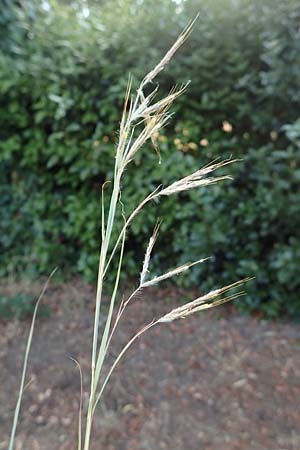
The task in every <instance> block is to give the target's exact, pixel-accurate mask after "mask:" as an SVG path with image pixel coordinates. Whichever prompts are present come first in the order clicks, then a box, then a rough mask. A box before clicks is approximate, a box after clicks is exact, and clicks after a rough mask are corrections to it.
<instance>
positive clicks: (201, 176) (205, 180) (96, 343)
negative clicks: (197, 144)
mask: <svg viewBox="0 0 300 450" xmlns="http://www.w3.org/2000/svg"><path fill="white" fill-rule="evenodd" d="M192 26H193V22H192V23H191V24H190V25H189V26H188V27H187V28H186V29H185V30H184V31H183V32H182V34H181V35H180V36H179V37H178V39H177V40H176V42H175V43H174V44H173V46H172V47H171V48H170V49H169V51H168V52H167V53H166V55H165V56H164V57H163V58H162V59H161V61H160V62H159V63H158V64H157V65H156V66H155V67H154V68H153V70H151V71H150V72H149V73H148V74H147V75H146V76H145V77H144V79H143V80H142V82H141V83H140V85H139V87H138V89H137V91H136V93H135V94H133V93H132V80H131V79H129V82H128V87H127V92H126V95H125V101H124V108H123V114H122V117H121V122H120V129H119V134H118V136H119V137H118V143H117V146H116V154H115V167H114V177H113V180H112V189H111V197H110V206H109V209H108V212H107V213H106V211H105V210H104V201H103V196H104V186H103V188H102V224H101V246H100V256H99V268H98V282H97V292H96V304H95V314H94V330H93V339H92V349H91V384H90V392H89V401H88V408H87V412H86V415H85V414H84V412H83V411H82V401H81V402H80V413H79V422H78V423H79V427H78V428H79V429H78V450H90V449H91V448H92V444H91V435H92V427H93V418H94V414H95V410H96V407H97V405H98V404H99V402H100V400H101V397H102V394H103V392H104V390H105V387H106V386H107V383H108V382H109V380H110V377H111V375H112V373H113V371H114V369H115V367H116V366H117V364H118V363H119V361H120V360H121V358H122V357H123V356H124V354H125V353H126V351H127V350H128V349H129V347H130V346H131V345H132V344H133V343H134V341H135V340H136V339H137V338H139V336H141V335H142V334H143V333H145V332H146V331H148V330H149V329H150V328H152V327H154V326H157V325H164V324H166V323H168V322H172V321H174V320H177V319H181V318H185V317H187V316H189V315H191V314H194V313H196V312H199V311H203V310H205V309H208V308H212V307H215V306H218V305H220V304H223V303H225V302H228V301H229V300H233V299H234V298H236V297H237V296H239V295H241V294H242V292H240V291H238V292H236V288H237V287H239V286H240V285H241V284H242V283H243V282H244V281H245V280H242V281H238V282H236V283H233V284H230V285H228V286H225V287H222V288H220V289H216V290H214V291H211V292H209V293H207V294H205V295H202V296H199V297H198V298H196V299H194V300H192V301H190V302H188V303H186V304H184V305H182V306H179V307H178V308H175V309H173V310H171V311H170V312H169V313H167V314H165V315H163V316H162V317H160V318H158V319H156V320H153V321H152V322H150V323H148V324H146V325H145V326H144V327H142V328H141V329H140V330H138V331H137V332H136V333H135V334H134V336H133V337H132V338H131V339H130V340H129V341H128V342H127V344H126V345H125V346H124V348H123V349H122V350H121V351H120V353H119V354H118V356H117V357H116V358H115V360H114V361H113V363H112V365H111V367H110V368H109V369H108V372H107V371H106V372H105V373H106V375H105V376H103V365H104V363H105V360H106V356H107V353H108V348H109V345H110V342H111V339H112V337H113V335H114V333H115V331H116V329H117V326H118V324H119V322H120V320H121V318H122V316H123V313H124V311H125V309H126V308H127V306H128V305H129V303H130V302H131V301H132V299H133V298H134V297H135V296H136V295H137V294H138V293H140V292H141V291H143V290H144V289H146V288H149V287H152V286H155V285H157V284H159V283H161V282H162V281H164V280H166V279H169V278H171V277H174V276H177V275H180V274H182V273H183V272H185V271H187V270H189V269H190V268H191V267H192V266H194V265H196V264H202V263H204V262H205V261H206V259H207V258H203V259H200V260H198V261H195V262H187V263H186V264H184V265H181V266H178V267H176V268H174V269H171V270H170V271H168V272H166V273H163V274H161V275H158V276H154V277H151V276H149V267H150V263H151V257H152V252H153V248H154V245H155V241H156V239H157V235H158V232H159V224H157V225H156V226H155V228H154V231H153V234H152V236H151V237H150V239H149V243H148V246H147V249H146V253H145V257H144V261H143V263H141V274H140V279H139V282H138V285H137V287H136V288H135V289H134V291H133V292H132V293H131V294H130V295H129V296H128V297H127V298H125V299H123V300H122V301H121V302H120V305H119V306H118V308H117V313H116V316H115V319H114V320H113V317H114V314H113V313H114V311H115V309H116V300H117V296H118V291H119V283H120V275H121V270H122V261H123V254H124V247H125V241H126V233H127V230H128V228H129V226H130V224H131V222H132V221H133V220H134V218H135V217H136V216H137V214H139V213H140V211H141V210H142V209H143V207H144V206H145V205H146V204H148V203H149V202H151V201H153V200H158V199H160V198H161V197H164V196H170V195H176V194H180V193H181V192H184V191H187V190H190V189H195V188H198V187H203V186H208V185H211V184H214V183H216V182H219V181H223V180H228V179H230V178H231V177H230V176H228V175H222V176H214V172H215V171H216V170H217V169H219V168H221V167H224V166H226V165H228V164H232V163H233V162H235V160H232V159H229V160H225V161H222V162H215V161H214V162H212V163H211V164H210V165H207V166H205V167H203V168H200V169H198V170H196V171H195V172H194V173H192V174H189V175H186V176H184V177H183V178H181V179H180V180H176V181H174V182H173V183H171V184H170V185H169V186H158V187H157V188H156V189H154V190H153V191H152V192H150V193H149V195H148V196H147V197H146V198H145V199H144V200H142V202H141V203H140V204H139V205H137V206H136V208H135V209H134V210H133V211H132V212H131V213H130V214H129V216H128V217H125V213H124V210H125V207H124V205H123V204H122V202H121V181H122V177H123V175H124V172H125V169H126V167H127V166H128V164H130V163H131V162H132V161H133V160H134V158H135V156H136V154H137V152H139V151H142V150H141V149H142V147H143V146H144V144H146V142H148V141H152V143H153V145H154V147H155V149H156V151H157V152H159V150H158V148H157V146H156V137H157V135H158V133H159V132H160V130H161V129H162V128H163V127H164V126H165V125H166V124H167V123H168V122H169V120H170V118H171V113H170V108H171V106H172V104H173V102H174V101H175V100H176V98H177V97H178V96H180V95H182V94H183V93H184V91H185V89H186V87H187V84H188V83H187V84H186V85H184V86H181V87H174V88H172V90H171V91H170V93H169V94H168V95H167V96H166V97H164V98H162V99H160V100H158V101H155V97H156V94H157V92H158V87H157V86H155V85H154V84H153V82H154V80H155V79H156V78H157V76H158V75H159V73H160V72H161V71H162V70H163V69H164V67H165V66H166V65H167V64H168V62H169V61H170V60H171V58H172V57H173V56H174V54H175V52H176V51H177V50H178V49H179V48H180V47H181V46H182V44H183V43H184V42H185V41H186V39H187V37H188V36H189V34H190V32H191V30H192ZM146 92H147V93H146ZM137 170H140V169H137ZM118 210H120V211H121V213H122V215H123V218H124V226H123V228H122V229H121V231H120V233H119V235H118V237H117V239H115V241H113V239H112V232H113V230H114V226H115V217H116V214H117V213H118ZM115 257H118V269H117V272H116V274H115V281H114V286H113V289H112V294H111V296H110V301H109V308H108V313H107V316H106V318H105V321H104V329H103V330H102V333H101V335H100V333H99V328H100V317H101V307H102V300H103V285H104V281H105V275H106V273H107V271H108V270H109V268H110V263H111V261H112V258H115ZM125 270H126V269H125ZM39 302H40V299H39V300H38V303H39ZM38 303H37V306H36V309H37V307H38ZM35 317H36V311H35V314H34V318H33V322H32V326H31V331H30V335H29V339H28V343H27V348H26V357H25V364H24V369H23V375H22V382H21V388H20V393H19V398H18V404H17V408H16V412H15V418H14V425H13V431H12V435H11V441H10V445H9V449H8V450H13V448H14V437H15V432H16V426H17V420H18V415H19V411H20V406H21V399H22V394H23V391H24V383H25V375H26V368H27V361H28V354H29V350H30V345H31V340H32V334H33V328H34V323H35ZM79 368H80V366H79ZM80 374H81V370H80ZM81 380H82V375H81ZM81 393H82V390H81Z"/></svg>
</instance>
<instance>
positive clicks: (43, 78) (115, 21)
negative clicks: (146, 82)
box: [0, 0, 300, 316]
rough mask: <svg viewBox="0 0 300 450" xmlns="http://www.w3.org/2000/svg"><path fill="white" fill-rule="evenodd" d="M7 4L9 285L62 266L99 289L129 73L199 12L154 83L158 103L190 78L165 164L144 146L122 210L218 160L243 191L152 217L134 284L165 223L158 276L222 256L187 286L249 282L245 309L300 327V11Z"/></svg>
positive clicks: (295, 6)
mask: <svg viewBox="0 0 300 450" xmlns="http://www.w3.org/2000/svg"><path fill="white" fill-rule="evenodd" d="M2 1H5V0H2ZM88 4H89V8H87V5H88ZM11 5H12V7H11V16H10V19H9V20H10V25H9V26H7V27H6V28H5V30H6V31H5V33H4V32H3V33H4V34H5V39H6V42H7V43H10V44H12V43H13V45H8V44H7V45H5V46H4V47H5V48H2V47H3V45H2V47H1V50H0V98H1V106H0V125H1V126H0V130H1V131H0V134H1V141H0V162H1V167H2V174H1V180H0V204H1V211H2V213H1V215H2V219H1V220H2V229H3V231H2V233H1V235H0V248H1V255H0V273H1V274H2V275H5V274H7V273H8V272H16V271H17V272H21V271H22V272H24V271H25V273H35V272H36V271H39V272H47V273H49V271H50V270H51V268H52V267H53V266H54V265H59V266H60V267H63V268H64V270H65V273H66V274H74V273H78V272H81V273H83V274H84V275H85V277H86V278H87V279H89V280H92V279H93V278H94V277H95V274H96V273H97V270H96V267H97V258H98V249H99V226H100V212H99V209H100V208H99V206H100V194H101V185H102V183H103V182H104V181H105V180H108V179H110V178H111V176H112V170H113V163H114V149H115V142H116V140H117V135H116V133H115V130H116V129H117V128H118V123H119V120H120V114H121V108H122V100H123V95H124V92H125V88H126V84H127V74H128V73H129V72H131V73H132V74H133V75H134V79H135V80H138V79H140V78H141V77H142V76H143V75H144V74H145V72H146V71H147V70H148V69H150V68H151V66H152V65H153V64H155V63H156V62H157V61H158V60H159V58H160V57H161V56H162V55H163V53H164V51H166V49H167V48H168V47H169V46H170V44H171V43H172V42H173V41H174V39H175V38H176V36H177V35H178V34H179V32H180V30H181V29H182V28H183V27H184V25H185V24H186V23H187V22H188V21H189V20H190V19H191V18H193V17H194V16H195V15H196V13H197V12H198V11H200V16H199V19H198V20H197V22H196V24H195V28H194V32H193V34H192V35H191V37H190V38H189V41H188V43H187V44H185V46H184V48H183V49H181V50H180V51H179V52H178V54H177V55H176V58H174V60H173V61H172V62H171V63H170V65H169V67H168V68H167V69H166V71H165V72H164V73H163V74H162V75H161V77H160V80H159V83H160V87H161V89H162V91H163V92H167V91H168V90H169V89H170V88H171V86H172V85H174V84H175V83H180V82H186V81H187V79H191V80H192V83H191V85H190V86H189V89H188V91H187V93H186V94H185V95H184V96H183V97H181V98H180V99H179V100H178V102H177V104H176V106H175V110H176V114H175V116H174V118H173V120H172V123H171V125H170V126H169V127H168V128H166V130H165V135H162V136H160V138H159V144H160V148H161V154H162V158H163V162H162V164H161V165H158V164H157V155H156V154H155V152H154V151H153V149H151V148H150V147H147V148H146V147H145V148H144V150H143V151H141V152H140V154H139V155H138V157H137V159H136V161H135V162H134V163H132V164H131V165H130V166H129V167H128V170H127V172H126V176H125V177H124V186H123V187H124V190H123V194H122V200H123V202H124V204H125V205H126V212H127V213H129V212H130V211H131V210H132V209H133V208H134V207H135V206H136V205H137V204H138V203H139V201H140V200H141V199H142V198H143V197H144V196H145V195H147V194H148V193H149V192H150V191H151V190H152V189H153V188H155V187H156V186H157V185H158V184H160V183H163V184H167V183H168V182H170V181H174V180H175V179H176V178H178V177H181V176H182V175H184V174H187V173H189V172H190V171H193V170H195V169H196V168H198V167H199V166H201V165H204V164H206V163H207V162H209V161H211V160H213V159H215V158H217V157H221V158H222V159H223V158H227V157H229V156H230V155H232V156H233V157H237V158H242V161H241V162H240V163H238V164H236V165H235V166H230V167H228V168H227V169H226V172H227V173H228V172H229V173H230V174H232V175H233V176H234V181H233V182H223V183H222V184H219V185H215V186H212V187H208V188H206V189H205V190H198V191H197V192H189V193H185V194H184V195H181V196H179V197H177V198H170V199H166V200H165V199H164V200H162V201H161V202H160V203H159V204H157V205H150V206H149V207H147V208H146V209H145V210H144V212H143V213H142V214H141V215H140V216H139V217H138V218H137V219H136V220H135V222H134V223H133V226H132V229H131V232H130V234H129V236H128V240H127V249H128V252H127V256H126V260H125V265H124V267H125V272H126V275H127V276H131V275H134V274H136V273H137V272H138V271H139V269H140V264H141V261H142V258H143V253H144V250H145V246H146V241H147V236H149V233H151V232H152V229H153V226H154V223H155V220H156V217H157V216H160V217H162V218H163V224H162V227H161V236H160V239H159V241H158V244H157V247H156V255H155V257H154V260H153V271H154V272H155V271H157V272H158V271H162V270H164V268H169V267H170V266H174V264H173V261H175V260H176V261H177V262H178V263H179V264H180V263H182V262H186V261H189V260H193V259H198V258H201V257H206V256H209V255H212V258H211V260H210V261H209V262H208V263H206V264H203V265H201V266H199V267H198V268H195V270H194V271H193V272H191V274H190V277H189V278H187V276H186V277H185V278H184V277H183V278H181V279H180V280H179V279H178V282H180V283H183V284H186V285H193V286H195V285H196V286H198V287H199V289H200V290H202V289H207V288H211V287H216V286H221V285H222V284H223V283H227V282H228V283H229V282H233V281H236V280H237V279H239V278H241V277H244V276H251V275H254V276H255V277H256V278H255V280H254V281H253V282H251V283H249V284H248V286H247V294H248V295H247V297H246V300H242V301H241V302H240V306H241V308H244V309H250V310H260V311H263V312H264V313H266V314H267V315H269V316H276V315H278V314H281V313H289V314H290V315H293V316H294V315H296V314H299V311H300V297H299V292H300V264H299V260H300V214H299V209H300V207H299V205H300V201H299V181H300V149H299V145H300V122H299V121H297V119H298V117H299V106H300V52H299V42H300V40H299V38H300V29H299V20H300V5H299V2H298V1H297V0H284V1H283V0H264V1H261V0H251V1H249V0H235V1H233V0H223V1H222V2H220V1H217V0H210V1H207V0H205V1H204V0H186V1H185V2H182V4H180V5H178V4H176V3H174V2H172V1H171V0H161V1H159V2H157V1H156V0H144V1H138V0H134V1H132V0H131V1H129V0H128V1H127V0H111V1H109V2H105V1H104V2H101V5H99V4H97V2H88V3H87V2H80V1H78V2H74V1H73V2H66V3H65V4H64V3H60V4H59V3H58V2H57V3H56V2H54V1H45V2H40V1H39V2H38V1H36V2H35V1H31V2H26V1H25V2H15V3H14V4H13V2H12V3H11ZM1 14H2V16H0V22H1V20H2V22H3V21H4V22H5V19H4V18H3V17H4V16H3V12H0V15H1ZM5 23H8V22H7V21H6V22H5ZM3 39H4V37H3ZM3 42H5V41H4V40H3ZM108 190H109V187H108V188H107V191H108ZM107 197H108V195H106V198H107ZM120 224H121V219H120ZM170 262H172V263H171V264H170Z"/></svg>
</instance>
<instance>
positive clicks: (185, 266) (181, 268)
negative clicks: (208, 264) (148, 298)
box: [141, 258, 209, 288]
mask: <svg viewBox="0 0 300 450" xmlns="http://www.w3.org/2000/svg"><path fill="white" fill-rule="evenodd" d="M207 259H209V258H202V259H199V260H198V261H194V262H192V263H186V264H183V265H182V266H179V267H176V269H173V270H170V271H169V272H166V273H164V274H163V275H159V276H158V277H154V278H152V279H151V280H149V281H144V283H143V284H142V285H141V288H145V287H150V286H154V285H155V284H157V283H160V282H161V281H163V280H166V279H167V278H171V277H174V276H175V275H179V274H181V273H182V272H185V271H186V270H188V269H190V268H191V267H193V266H195V265H196V264H201V263H203V262H204V261H206V260H207Z"/></svg>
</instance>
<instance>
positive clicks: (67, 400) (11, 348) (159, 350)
mask: <svg viewBox="0 0 300 450" xmlns="http://www.w3.org/2000/svg"><path fill="white" fill-rule="evenodd" d="M3 289H4V288H3ZM5 289H6V293H8V294H9V293H10V292H11V293H14V292H16V290H21V291H22V292H24V291H25V292H26V285H25V286H24V284H23V285H22V286H18V285H15V286H12V287H6V288H5ZM28 289H29V290H30V291H32V285H29V286H28ZM37 291H38V286H37ZM184 295H185V294H184V292H182V291H178V290H174V289H173V290H168V289H164V290H159V291H153V292H150V291H149V292H148V293H145V295H144V296H143V298H140V299H139V300H138V301H135V302H134V303H133V304H132V305H131V307H130V308H129V310H128V313H127V314H126V316H125V317H124V320H123V321H122V323H121V325H120V329H119V331H118V333H117V335H116V337H115V339H114V341H113V345H112V349H111V353H112V355H114V354H115V353H116V351H117V349H118V348H120V347H121V345H122V344H124V343H125V342H126V341H127V339H128V337H130V336H131V335H132V333H133V332H134V331H135V330H136V322H137V320H138V322H139V323H140V324H141V325H142V324H143V323H147V321H149V320H151V319H152V318H153V316H155V317H159V316H160V315H162V314H163V313H165V312H168V311H169V310H170V307H173V306H176V305H178V300H179V299H180V297H181V296H184ZM45 301H46V302H47V303H49V304H51V307H52V311H53V312H52V315H51V317H49V318H40V319H39V320H38V323H37V328H36V332H35V337H34V342H33V347H32V353H31V357H30V366H29V374H28V375H29V376H28V378H29V380H31V384H30V385H29V387H28V388H27V390H26V392H25V395H24V403H23V408H22V414H21V421H20V428H19V433H18V437H17V445H16V449H19V450H21V449H22V450H50V449H51V450H56V449H57V450H70V449H73V448H74V449H75V448H76V422H77V410H78V403H79V392H80V381H79V376H78V371H77V369H76V367H75V365H74V363H73V362H72V361H71V360H70V358H69V357H73V358H76V359H77V360H78V361H79V362H80V364H81V366H82V369H83V371H84V374H85V379H84V381H85V386H86V388H85V393H84V402H85V403H86V402H87V400H88V391H87V387H88V382H89V380H88V379H87V377H88V373H89V364H90V361H89V357H90V342H91V336H92V319H93V316H92V308H93V305H94V291H93V289H92V288H90V287H88V286H84V285H83V284H82V283H81V282H80V281H79V280H77V281H75V282H72V283H69V284H65V285H62V286H55V287H53V286H52V288H50V289H49V291H48V293H47V294H46V298H45ZM28 328H29V323H28V322H18V321H10V322H9V323H4V322H2V323H1V322H0V367H1V370H0V383H1V389H0V449H6V448H7V443H8V436H9V432H10V427H11V420H12V414H13V409H14V406H15V399H16V393H17V389H18V384H19V378H20V372H21V367H22V359H23V354H24V346H25V341H26V336H27V333H28ZM299 337H300V328H299V326H298V325H293V324H279V323H271V322H269V323H267V322H263V321H260V320H258V319H257V318H254V317H245V316H240V315H238V314H237V313H235V311H234V309H233V308H231V307H228V306H227V307H226V308H225V309H224V308H223V309H221V310H218V311H217V310H216V311H210V312H208V313H206V314H203V315H200V316H198V315H196V316H195V317H191V318H190V319H189V320H183V321H178V322H174V323H171V324H169V325H165V326H163V327H157V328H154V329H152V330H150V331H149V333H148V334H146V335H145V336H143V337H141V338H140V339H139V340H138V341H137V342H136V344H135V345H134V346H133V347H132V349H131V350H129V352H128V354H127V356H126V357H125V358H124V360H123V362H122V363H121V364H120V366H119V367H118V369H117V371H116V373H115V374H114V376H113V377H112V381H111V384H110V386H109V387H108V389H107V391H106V393H105V396H104V402H103V403H102V406H101V408H100V409H99V411H98V412H97V414H96V420H95V425H96V426H95V430H94V437H95V440H94V441H93V442H94V443H95V444H94V445H93V450H102V449H103V450H104V449H105V450H120V449H122V450H252V449H253V450H299V449H300V341H299Z"/></svg>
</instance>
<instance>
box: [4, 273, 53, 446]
mask: <svg viewBox="0 0 300 450" xmlns="http://www.w3.org/2000/svg"><path fill="white" fill-rule="evenodd" d="M56 270H57V269H56V268H55V269H54V270H53V271H52V272H51V274H50V276H49V277H48V279H47V281H46V283H45V284H44V287H43V289H42V291H41V293H40V296H39V298H38V300H37V302H36V304H35V308H34V312H33V317H32V321H31V326H30V331H29V335H28V339H27V344H26V350H25V356H24V363H23V371H22V376H21V382H20V388H19V394H18V400H17V404H16V408H15V414H14V420H13V425H12V430H11V435H10V440H9V445H8V450H13V448H14V443H15V437H16V430H17V425H18V419H19V414H20V410H21V404H22V397H23V393H24V386H25V379H26V373H27V366H28V358H29V353H30V349H31V342H32V336H33V332H34V326H35V320H36V316H37V313H38V308H39V305H40V302H41V300H42V298H43V296H44V294H45V292H46V290H47V288H48V285H49V283H50V280H51V278H52V277H53V275H54V274H55V272H56Z"/></svg>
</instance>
